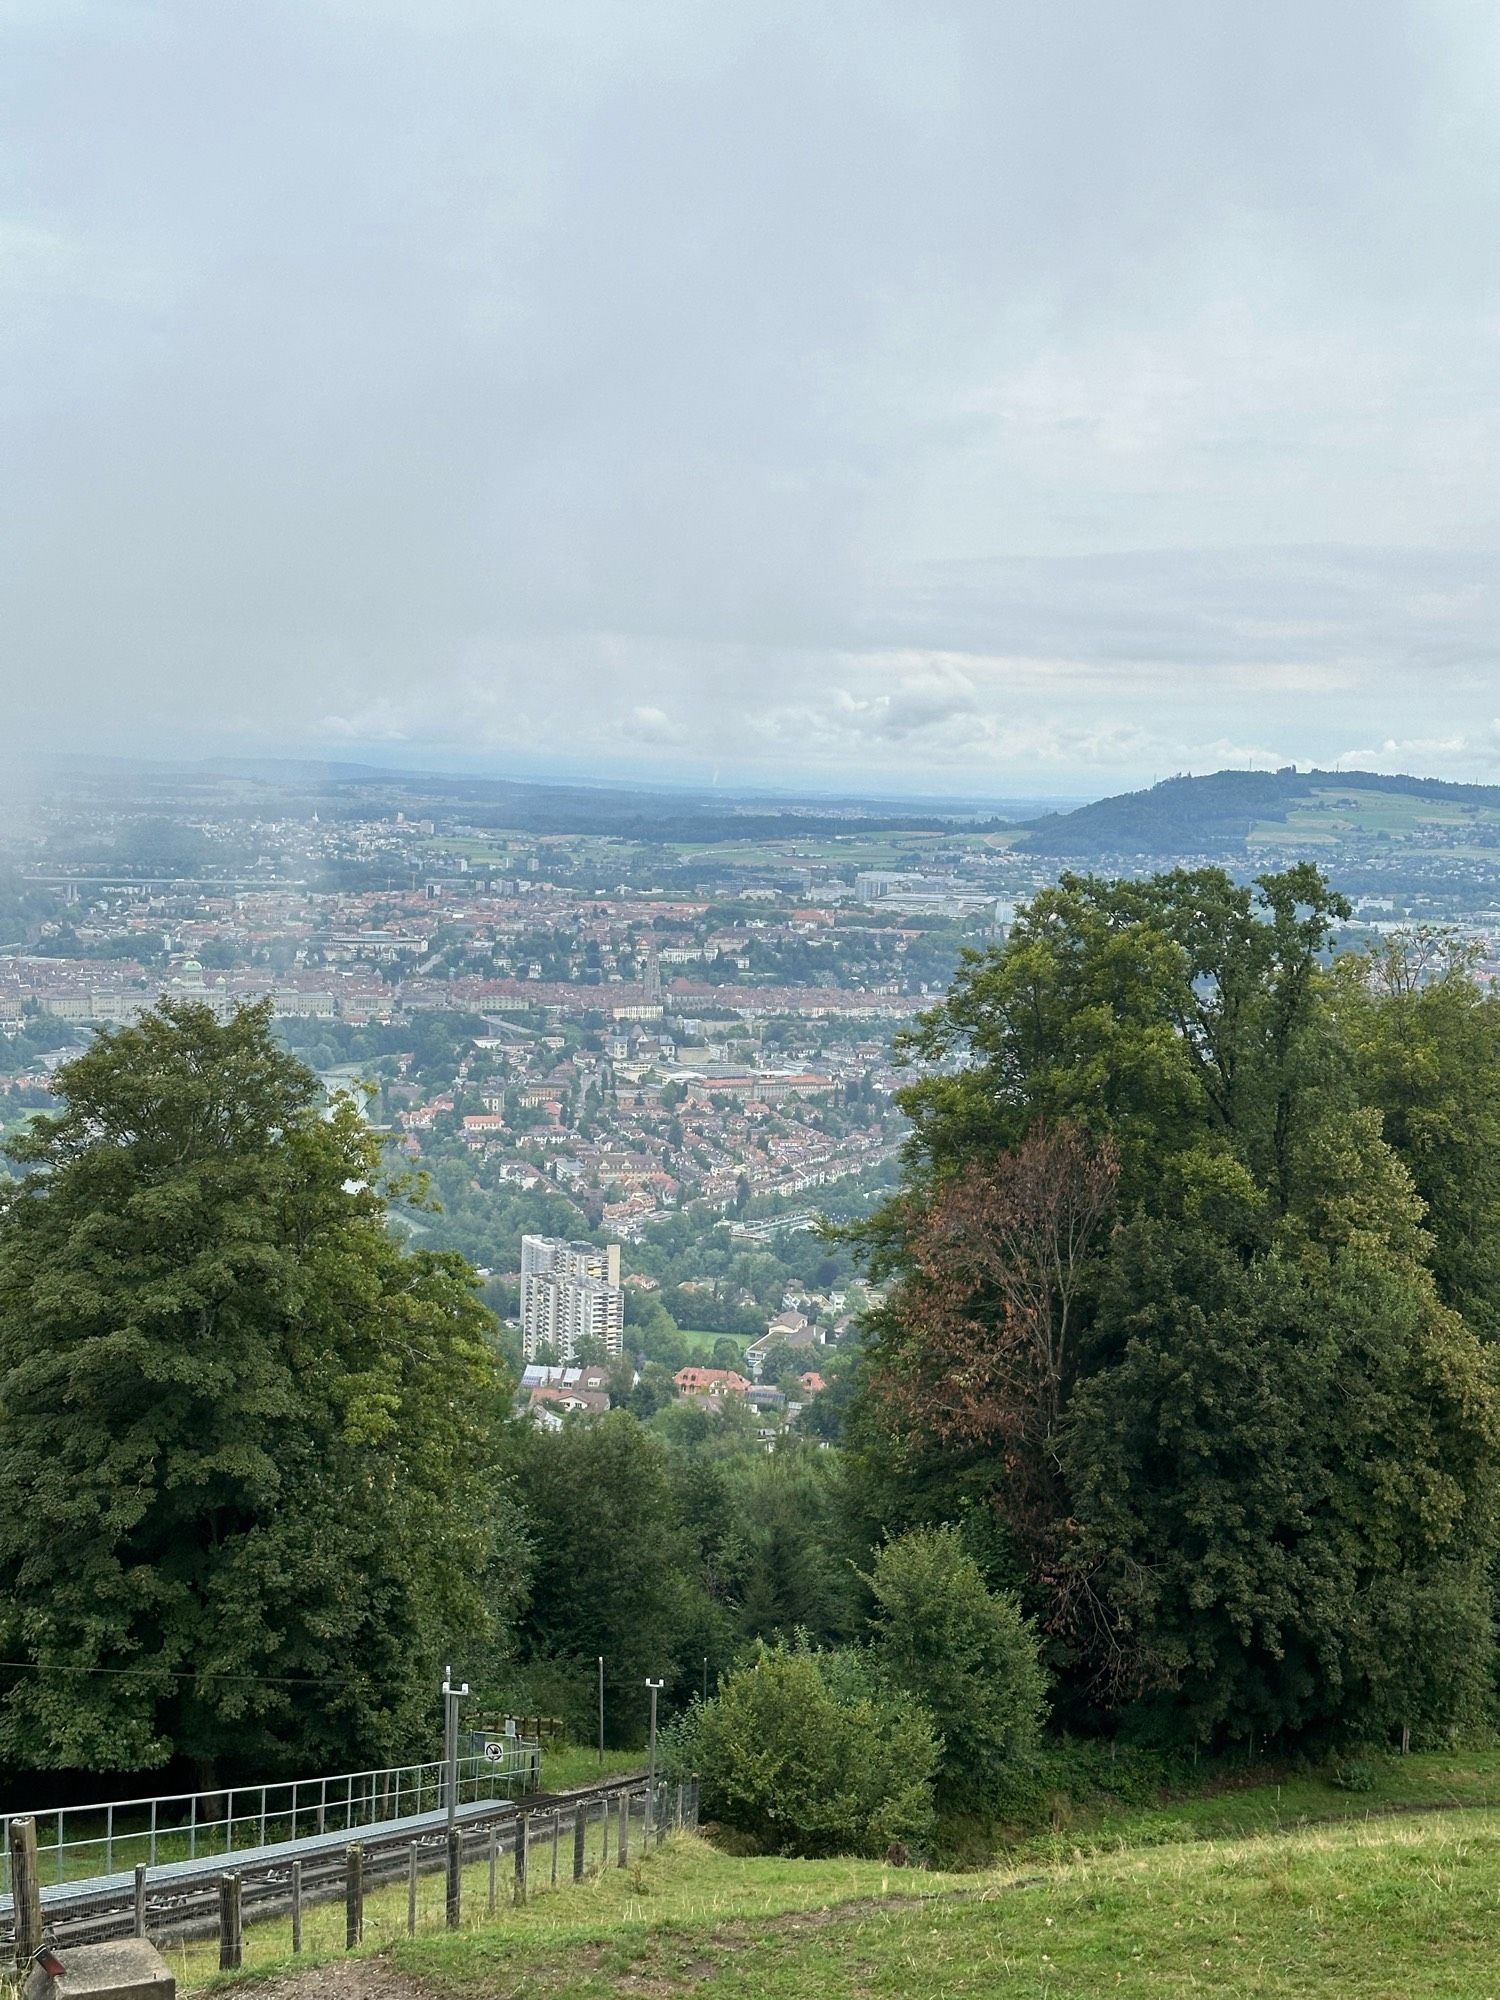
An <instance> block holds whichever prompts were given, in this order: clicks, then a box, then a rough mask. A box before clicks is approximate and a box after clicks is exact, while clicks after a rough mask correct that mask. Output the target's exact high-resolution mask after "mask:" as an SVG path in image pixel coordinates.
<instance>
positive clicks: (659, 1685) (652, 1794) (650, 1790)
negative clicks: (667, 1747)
mask: <svg viewBox="0 0 1500 2000" xmlns="http://www.w3.org/2000/svg"><path fill="white" fill-rule="evenodd" d="M646 1685H647V1687H648V1688H650V1690H651V1757H650V1770H649V1775H648V1777H647V1780H646V1814H647V1818H646V1832H647V1833H648V1835H649V1834H650V1833H651V1832H652V1831H653V1830H654V1828H655V1826H656V1697H657V1696H658V1695H659V1694H660V1693H661V1691H662V1689H663V1688H664V1687H665V1686H666V1682H665V1681H664V1680H663V1681H654V1680H652V1679H651V1678H650V1676H649V1675H648V1676H647V1678H646Z"/></svg>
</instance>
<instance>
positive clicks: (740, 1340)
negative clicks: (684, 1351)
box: [677, 1326, 756, 1360]
mask: <svg viewBox="0 0 1500 2000" xmlns="http://www.w3.org/2000/svg"><path fill="white" fill-rule="evenodd" d="M677 1330H678V1332H679V1333H680V1334H681V1335H682V1337H683V1339H684V1340H685V1341H686V1342H687V1344H688V1346H689V1347H690V1348H691V1349H692V1351H693V1356H694V1359H695V1360H696V1359H698V1358H699V1357H701V1356H705V1355H709V1354H712V1353H713V1351H714V1342H715V1341H716V1340H732V1341H733V1342H734V1344H735V1346H736V1347H737V1348H738V1349H739V1350H740V1352H741V1354H743V1353H744V1351H745V1349H746V1348H747V1347H748V1346H749V1345H750V1343H751V1341H752V1340H754V1339H755V1338H756V1336H755V1335H754V1334H750V1333H710V1332H709V1331H708V1329H707V1328H706V1327H701V1326H683V1327H679V1328H678V1329H677Z"/></svg>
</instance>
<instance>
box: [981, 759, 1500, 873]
mask: <svg viewBox="0 0 1500 2000" xmlns="http://www.w3.org/2000/svg"><path fill="white" fill-rule="evenodd" d="M1401 841H1410V842H1421V843H1423V844H1425V845H1433V844H1437V845H1441V846H1446V847H1450V848H1455V849H1459V848H1468V847H1473V848H1477V849H1479V850H1481V851H1493V850H1495V849H1497V848H1500V786H1495V785H1459V784H1450V783H1448V782H1446V781H1444V780H1442V779H1439V778H1411V777H1390V776H1387V775H1385V774H1383V773H1381V772H1376V771H1317V770H1313V771H1298V770H1295V769H1292V768H1290V767H1288V768H1287V769H1284V770H1280V771H1215V772H1213V773H1212V774H1211V775H1209V776H1206V777H1181V778H1165V779H1163V780H1162V782H1161V783H1160V784H1158V785H1153V786H1151V788H1150V789H1149V790H1148V791H1143V792H1124V793H1121V794H1120V795H1119V796H1118V797H1116V798H1109V799H1097V800H1095V801H1094V803H1093V804H1092V805H1087V806H1080V807H1079V808H1078V810H1077V811H1076V812H1071V813H1056V814H1052V815H1050V816H1049V817H1047V818H1045V819H1042V820H1039V821H1037V822H1036V823H1035V824H1034V825H1033V826H1032V827H1031V828H1030V829H1028V830H1027V831H1026V832H1025V833H1023V834H1022V835H1020V836H1019V838H1018V839H1017V840H1016V842H1015V846H1016V848H1017V849H1018V850H1019V851H1024V852H1027V853H1031V854H1046V855H1056V856H1058V857H1059V858H1077V859H1079V860H1087V861H1092V860H1102V859H1104V858H1106V857H1119V856H1137V855H1140V856H1155V857H1161V856H1169V855H1189V854H1192V855H1216V856H1224V857H1231V856H1236V855H1244V854H1246V853H1247V852H1250V851H1252V850H1255V849H1259V848H1266V849H1282V850H1289V849H1299V850H1305V851H1307V852H1309V853H1316V852H1317V850H1318V849H1319V848H1322V847H1327V846H1329V845H1330V844H1333V843H1346V844H1347V843H1352V844H1354V845H1362V844H1370V845H1372V846H1373V845H1385V846H1388V845H1390V844H1391V843H1392V842H1401Z"/></svg>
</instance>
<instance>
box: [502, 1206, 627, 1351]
mask: <svg viewBox="0 0 1500 2000" xmlns="http://www.w3.org/2000/svg"><path fill="white" fill-rule="evenodd" d="M624 1337H625V1294H624V1292H623V1290H622V1289H621V1286H620V1246H619V1244H618V1243H606V1244H605V1245H604V1246H603V1248H600V1247H599V1246H598V1245H597V1244H594V1243H569V1242H565V1241H564V1240H563V1239H562V1238H561V1237H556V1236H523V1237H522V1238H521V1342H522V1346H523V1348H524V1350H525V1354H526V1359H527V1360H528V1361H531V1360H534V1359H535V1358H536V1355H537V1354H538V1352H539V1351H540V1350H541V1349H543V1348H551V1349H552V1350H553V1351H554V1352H555V1353H556V1354H557V1356H558V1358H559V1359H560V1360H562V1361H571V1360H572V1359H573V1357H574V1356H575V1355H576V1354H577V1352H578V1349H579V1346H580V1344H581V1343H582V1342H583V1341H585V1340H597V1341H600V1342H602V1344H603V1347H604V1351H605V1352H606V1353H607V1354H610V1355H616V1354H619V1353H620V1351H621V1349H622V1347H623V1345H624Z"/></svg>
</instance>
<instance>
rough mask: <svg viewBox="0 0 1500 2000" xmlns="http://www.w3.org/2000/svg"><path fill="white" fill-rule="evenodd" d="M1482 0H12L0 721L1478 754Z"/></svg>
mask: <svg viewBox="0 0 1500 2000" xmlns="http://www.w3.org/2000/svg"><path fill="white" fill-rule="evenodd" d="M1497 106H1500V9H1497V8H1496V7H1495V6H1494V4H1493V0H1473V4H1468V0H1413V4H1409V5H1408V4H1399V0H1254V4H1246V0H1233V4H1220V3H1219V0H1180V4H1179V3H1178V0H1140V4H1136V5H1129V4H1124V0H1098V3H1097V4H1090V0H1027V4H1013V0H974V4H971V5H966V4H959V0H952V4H949V3H948V0H904V4H901V5H886V4H882V0H854V3H853V4H843V0H795V4H788V5H783V4H780V0H745V4H741V0H688V4H683V5H680V6H679V5H673V4H658V0H622V4H619V5H613V4H596V5H588V4H577V5H575V4H571V0H528V4H524V5H522V4H506V0H474V4H465V3H464V0H284V4H277V0H235V3H234V4H232V5H225V4H213V0H180V4H153V3H152V0H0V363H3V365H0V412H3V418H0V421H3V444H0V508H3V516H4V519H3V535H0V647H3V654H0V697H3V715H0V730H3V733H4V735H5V736H6V737H8V738H9V739H10V741H11V742H13V743H19V744H21V745H22V746H28V745H46V746H48V747H51V748H54V749H56V748H68V747H73V748H78V749H84V750H90V751H101V750H102V751H148V752H149V751H155V752H158V753H174V754H176V753H182V752H211V753H218V752H224V751H235V752H239V753H243V754H261V753H266V752H273V751H274V752H278V753H294V754H323V755H326V754H334V755H338V756H340V757H350V758H358V759H360V760H374V761H382V762H399V761H401V760H402V758H403V757H411V758H419V757H420V758H423V759H426V760H431V759H435V758H438V757H443V756H447V757H451V758H453V759H454V760H457V761H462V762H464V763H466V764H468V765H470V766H472V767H485V766H488V767H490V768H493V769H496V770H507V769H520V768H523V766H524V764H525V763H527V762H528V761H529V762H530V763H533V764H535V763H538V762H543V763H545V762H550V763H552V764H555V765H558V766H564V767H567V768H571V769H573V770H585V769H589V768H596V769H598V770H600V771H601V772H606V771H607V772H611V773H615V774H618V773H620V772H622V771H625V770H631V769H635V770H641V771H647V770H651V771H657V772H660V773H662V774H673V775H677V776H680V777H682V778H686V779H693V780H699V779H703V778H706V777H709V776H711V775H712V774H713V773H714V772H716V771H717V772H719V773H720V774H721V775H722V777H723V778H724V779H725V780H726V781H729V780H733V779H743V778H754V779H757V780H759V781H763V782H765V781H769V782H799V781H801V782H811V783H816V784H818V785H824V786H826V785H831V784H836V785H838V786H840V787H844V788H848V789H871V788H875V787H877V786H878V787H879V788H881V789H891V788H894V787H897V786H903V787H912V788H917V789H923V790H938V789H954V790H965V791H972V790H974V789H976V788H983V787H985V786H989V785H993V786H994V787H995V788H996V789H997V790H1003V791H1005V792H1007V793H1012V794H1013V793H1015V792H1017V791H1021V792H1033V793H1058V792H1073V793H1085V792H1087V793H1100V792H1106V791H1112V790H1118V789H1121V788H1122V787H1124V786H1126V785H1133V784H1137V783H1141V782H1147V781H1149V780H1150V779H1152V778H1154V777H1158V776H1165V775H1167V774H1169V773H1170V772H1173V771H1176V770H1183V769H1194V770H1209V769H1214V768H1217V767H1218V766H1220V765H1224V764H1244V763H1246V762H1258V763H1265V762H1287V761H1294V760H1295V761H1301V762H1304V763H1305V762H1308V761H1314V760H1315V761H1318V762H1322V763H1329V762H1332V761H1334V760H1335V759H1343V760H1344V761H1345V762H1346V763H1354V764H1361V765H1367V766H1368V765H1371V764H1376V765H1379V766H1381V767H1383V768H1390V769H1407V770H1417V771H1424V772H1431V773H1436V774H1440V775H1445V776H1454V777H1465V778H1468V777H1475V776H1479V777H1485V778H1489V779H1491V780H1500V592H1497V581H1496V548H1497V542H1500V111H1497Z"/></svg>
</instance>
